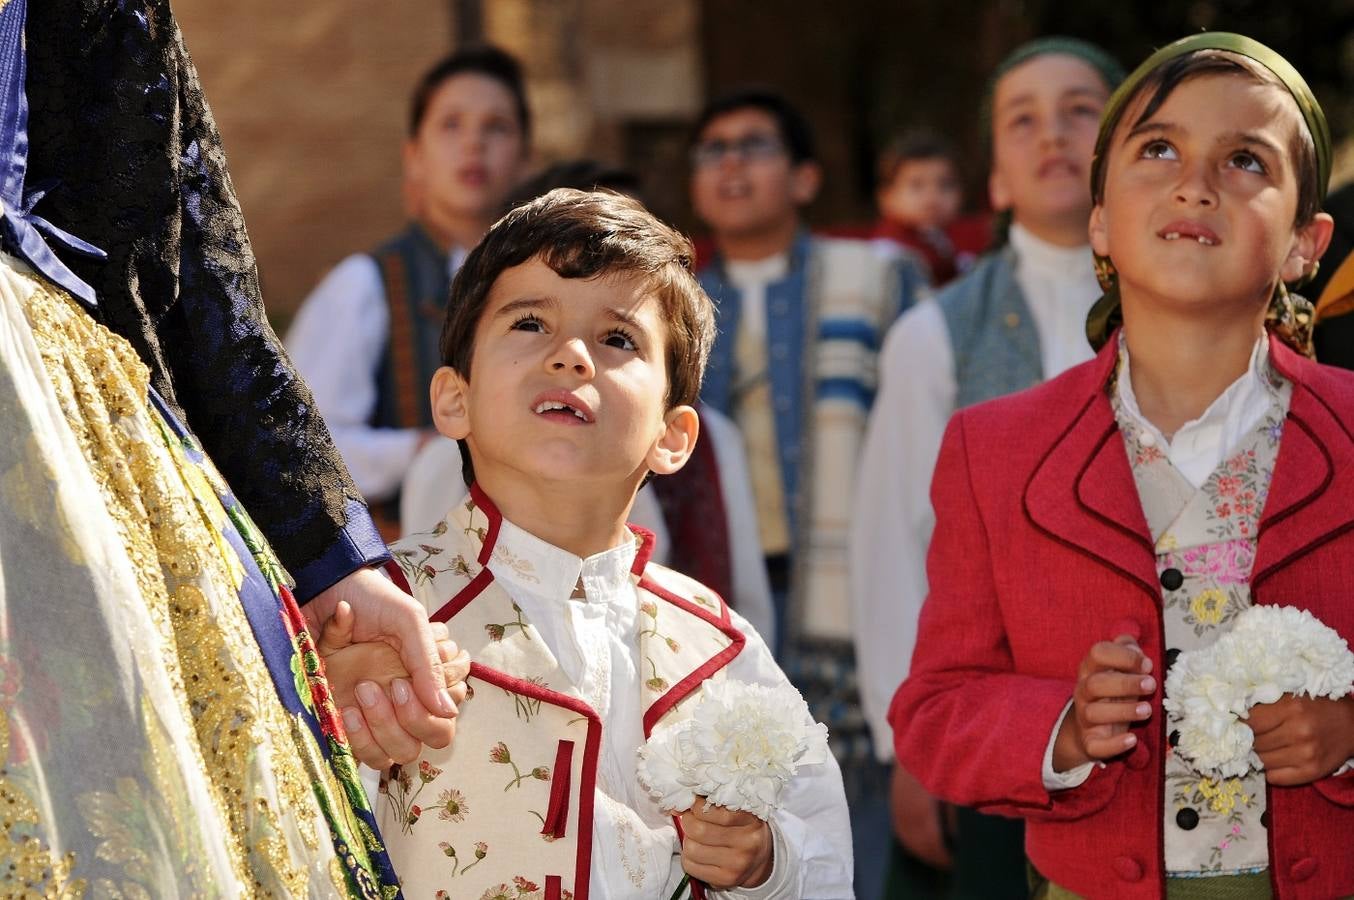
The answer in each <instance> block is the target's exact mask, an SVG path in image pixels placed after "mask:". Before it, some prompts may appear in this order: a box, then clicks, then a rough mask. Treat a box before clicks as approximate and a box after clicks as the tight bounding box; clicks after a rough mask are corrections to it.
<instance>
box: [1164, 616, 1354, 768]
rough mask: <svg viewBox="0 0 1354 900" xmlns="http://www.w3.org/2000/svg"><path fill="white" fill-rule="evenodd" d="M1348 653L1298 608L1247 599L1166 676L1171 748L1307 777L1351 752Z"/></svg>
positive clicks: (1353, 723) (1352, 678)
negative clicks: (1226, 624)
mask: <svg viewBox="0 0 1354 900" xmlns="http://www.w3.org/2000/svg"><path fill="white" fill-rule="evenodd" d="M1351 685H1354V653H1350V651H1349V647H1348V645H1347V644H1346V642H1345V640H1344V638H1342V637H1341V636H1340V635H1339V634H1338V633H1337V632H1336V631H1334V630H1333V629H1331V628H1329V627H1327V626H1326V625H1325V624H1323V623H1322V622H1321V621H1320V620H1319V619H1317V618H1316V617H1315V616H1313V615H1312V614H1311V613H1310V612H1308V611H1306V610H1301V609H1297V608H1295V607H1292V606H1268V605H1260V606H1252V607H1251V608H1249V609H1247V610H1245V611H1244V612H1242V613H1241V614H1240V615H1239V616H1237V618H1236V621H1235V623H1234V624H1233V626H1232V630H1231V631H1230V632H1228V633H1227V634H1224V635H1222V636H1221V637H1220V638H1218V639H1217V640H1216V641H1214V642H1213V643H1212V644H1210V645H1209V646H1207V647H1202V648H1200V649H1198V650H1191V651H1189V652H1187V653H1182V654H1180V657H1179V658H1178V659H1177V660H1176V661H1175V665H1174V666H1172V667H1171V673H1170V676H1169V677H1168V678H1167V679H1166V700H1165V707H1166V711H1167V712H1168V713H1170V714H1171V716H1172V718H1173V720H1178V721H1179V728H1178V730H1179V732H1180V742H1179V745H1178V749H1179V750H1180V752H1181V753H1182V754H1184V756H1185V757H1186V758H1188V759H1189V760H1190V762H1191V764H1192V765H1193V766H1194V768H1195V769H1196V770H1198V771H1199V772H1201V773H1204V774H1214V773H1216V775H1218V776H1221V777H1224V778H1229V777H1237V776H1240V775H1244V774H1246V773H1247V772H1249V771H1251V770H1252V769H1255V768H1261V767H1263V768H1264V769H1265V777H1266V779H1267V780H1268V781H1269V782H1270V783H1271V784H1278V785H1295V784H1307V783H1309V782H1312V781H1315V780H1317V779H1318V778H1324V777H1325V776H1327V775H1329V774H1330V773H1332V772H1334V771H1335V770H1336V769H1338V768H1339V767H1340V766H1341V765H1343V764H1344V763H1345V762H1346V761H1347V760H1349V759H1350V758H1351V757H1354V705H1351V704H1354V700H1351V699H1350V696H1349V695H1350V691H1351Z"/></svg>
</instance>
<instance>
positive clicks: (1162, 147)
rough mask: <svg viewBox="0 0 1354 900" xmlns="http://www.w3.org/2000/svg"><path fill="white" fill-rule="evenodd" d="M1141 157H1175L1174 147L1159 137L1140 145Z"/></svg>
mask: <svg viewBox="0 0 1354 900" xmlns="http://www.w3.org/2000/svg"><path fill="white" fill-rule="evenodd" d="M1141 155H1142V158H1143V159H1176V158H1177V156H1176V153H1175V148H1174V147H1172V146H1171V145H1170V144H1169V143H1167V142H1166V141H1163V140H1161V139H1160V138H1158V139H1156V140H1152V141H1148V142H1147V143H1146V144H1144V145H1143V147H1142V154H1141Z"/></svg>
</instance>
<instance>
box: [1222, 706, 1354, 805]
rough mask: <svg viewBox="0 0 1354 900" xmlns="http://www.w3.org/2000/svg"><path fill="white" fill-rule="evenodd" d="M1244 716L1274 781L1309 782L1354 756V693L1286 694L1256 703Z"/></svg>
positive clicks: (1274, 782)
mask: <svg viewBox="0 0 1354 900" xmlns="http://www.w3.org/2000/svg"><path fill="white" fill-rule="evenodd" d="M1245 721H1246V724H1247V725H1249V726H1250V729H1251V731H1253V732H1255V745H1254V750H1255V753H1256V755H1258V756H1259V757H1260V761H1261V762H1263V763H1264V764H1265V780H1266V781H1268V782H1269V783H1270V784H1276V785H1284V786H1291V785H1298V784H1309V783H1311V782H1313V781H1317V780H1318V779H1321V778H1325V777H1326V776H1327V775H1329V774H1331V773H1332V772H1334V771H1335V770H1336V769H1338V768H1340V766H1342V765H1344V764H1345V762H1347V761H1348V760H1349V759H1351V758H1354V695H1351V696H1346V697H1343V698H1341V699H1339V700H1332V699H1329V698H1327V697H1320V698H1312V697H1301V696H1295V695H1293V694H1284V695H1283V696H1282V697H1280V698H1279V699H1278V700H1276V701H1275V702H1273V703H1258V704H1256V705H1255V706H1252V707H1251V709H1250V713H1249V715H1248V716H1247V717H1246V720H1245Z"/></svg>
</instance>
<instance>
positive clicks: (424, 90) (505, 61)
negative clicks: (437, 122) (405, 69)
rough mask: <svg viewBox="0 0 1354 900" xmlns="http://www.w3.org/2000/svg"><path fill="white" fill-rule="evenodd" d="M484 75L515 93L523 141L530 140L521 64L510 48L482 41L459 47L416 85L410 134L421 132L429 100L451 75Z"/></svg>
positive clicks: (529, 114) (412, 103)
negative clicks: (502, 48) (510, 52)
mask: <svg viewBox="0 0 1354 900" xmlns="http://www.w3.org/2000/svg"><path fill="white" fill-rule="evenodd" d="M465 74H471V75H482V76H484V77H485V78H492V79H493V80H494V81H497V82H498V83H499V84H501V85H503V87H505V88H507V90H508V93H510V94H512V103H513V109H514V110H515V111H516V113H517V124H518V126H520V127H521V129H522V139H523V141H526V142H530V140H531V112H530V110H528V108H527V92H526V87H525V86H524V85H523V83H522V67H521V66H520V65H518V63H517V60H516V59H514V58H513V57H512V56H511V55H509V54H508V53H507V52H505V51H503V50H500V49H499V48H497V47H494V46H491V45H488V44H480V45H475V46H470V47H466V48H463V49H461V50H457V51H456V52H455V53H453V54H451V55H450V56H448V57H445V58H444V59H442V60H441V61H439V62H438V63H437V64H436V65H434V66H433V67H432V68H431V69H429V70H428V71H427V72H424V73H423V77H422V78H420V79H419V80H418V84H417V85H416V86H415V87H414V93H413V96H412V97H410V98H409V136H410V137H415V136H417V135H418V130H419V128H420V127H421V126H422V125H423V118H424V116H425V115H426V114H427V112H428V104H429V103H431V102H432V99H433V94H435V93H437V89H438V88H440V87H441V86H442V85H443V84H445V83H446V82H447V81H449V80H450V79H452V78H454V77H455V76H457V75H465Z"/></svg>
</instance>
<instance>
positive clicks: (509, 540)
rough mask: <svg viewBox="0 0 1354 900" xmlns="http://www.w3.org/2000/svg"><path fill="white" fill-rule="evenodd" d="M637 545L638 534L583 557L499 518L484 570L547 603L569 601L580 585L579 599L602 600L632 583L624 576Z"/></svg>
mask: <svg viewBox="0 0 1354 900" xmlns="http://www.w3.org/2000/svg"><path fill="white" fill-rule="evenodd" d="M639 545H640V538H639V536H632V537H631V538H630V539H629V540H626V541H625V542H623V543H621V544H620V545H618V546H616V547H612V548H611V549H609V550H603V551H602V552H601V553H594V554H593V555H592V556H589V557H587V558H586V559H583V558H580V557H578V556H575V555H574V554H572V553H570V552H569V551H567V550H563V549H561V548H559V547H556V546H555V545H554V544H550V543H548V542H546V541H543V540H541V539H540V538H538V537H536V536H535V535H534V534H531V533H529V532H527V531H524V530H523V529H521V528H519V527H517V526H516V525H514V524H513V523H512V522H509V521H508V520H507V519H504V520H503V522H502V525H501V526H500V527H499V532H498V540H497V542H496V543H495V544H494V548H493V550H492V551H491V553H490V557H489V563H488V566H489V569H490V571H492V572H493V573H494V578H495V580H497V581H500V582H504V583H506V584H513V585H516V586H517V587H518V588H520V589H521V590H524V591H527V592H529V593H531V594H535V595H538V596H542V597H545V598H547V599H550V600H568V599H570V598H572V597H573V593H574V588H575V587H576V586H577V585H578V584H579V582H580V581H581V582H582V583H583V585H584V588H585V590H586V597H585V598H581V599H582V600H584V601H590V600H601V601H604V600H605V599H606V598H608V597H612V596H615V595H616V594H617V593H619V592H620V591H621V590H622V588H623V587H624V586H625V585H627V584H630V583H632V581H633V579H632V578H631V574H630V573H631V570H632V568H633V567H634V564H635V555H636V553H637V552H638V550H639ZM574 599H580V598H574Z"/></svg>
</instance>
